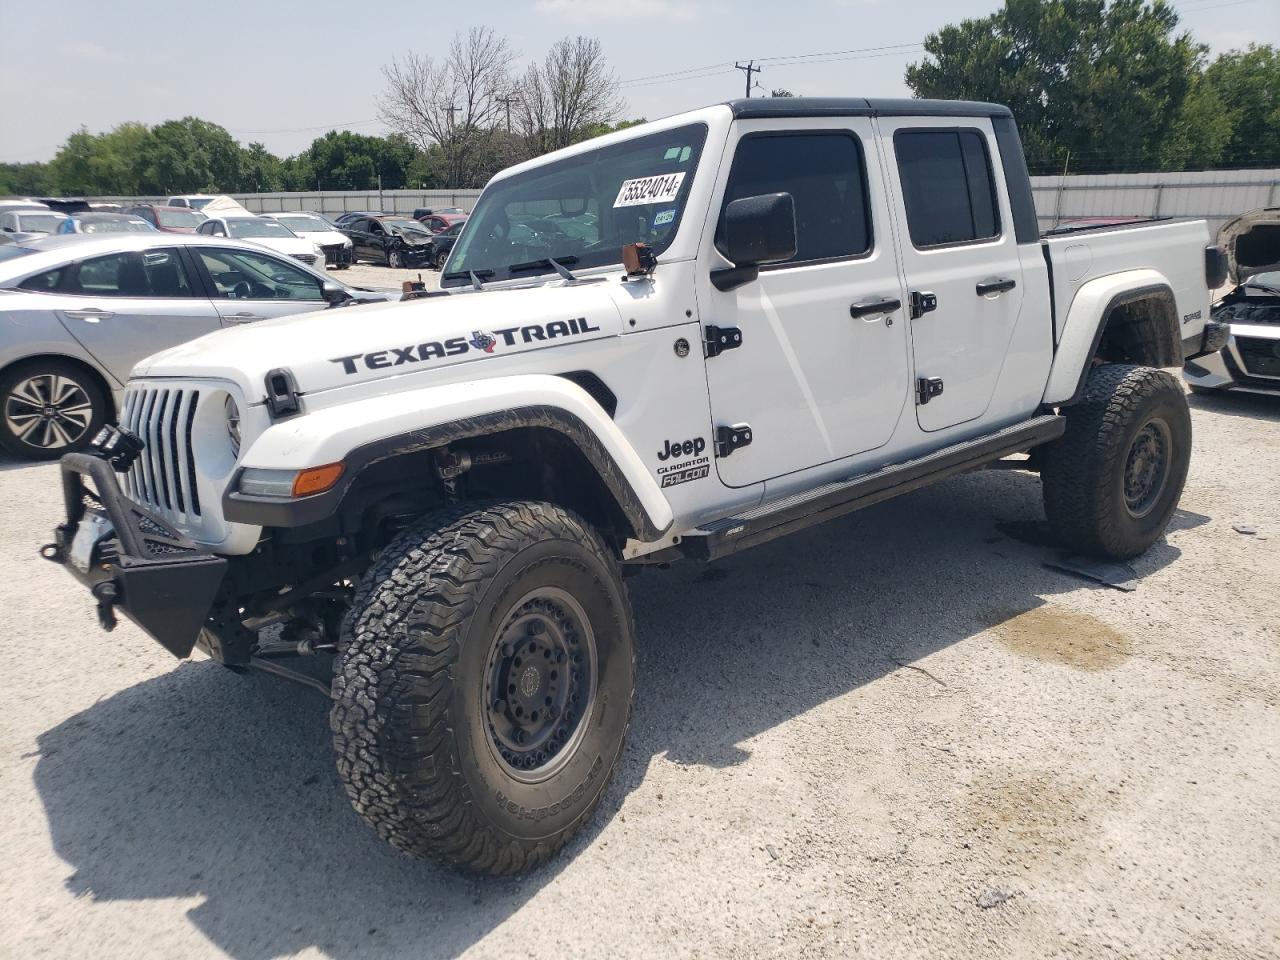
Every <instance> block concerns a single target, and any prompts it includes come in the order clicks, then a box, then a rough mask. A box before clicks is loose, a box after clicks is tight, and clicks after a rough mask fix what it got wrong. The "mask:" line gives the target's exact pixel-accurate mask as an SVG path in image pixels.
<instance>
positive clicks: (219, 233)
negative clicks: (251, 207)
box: [196, 216, 325, 270]
mask: <svg viewBox="0 0 1280 960" xmlns="http://www.w3.org/2000/svg"><path fill="white" fill-rule="evenodd" d="M196 233H202V234H204V235H205V236H209V237H230V238H232V239H233V240H249V241H251V242H253V243H257V244H260V245H261V246H264V247H266V248H267V249H269V250H274V251H276V252H277V253H283V254H284V255H285V256H286V257H293V259H295V260H300V261H302V262H303V263H305V264H306V265H307V266H309V267H315V268H316V269H317V270H323V269H324V263H325V257H324V251H323V250H321V249H320V245H319V244H318V243H315V242H314V241H312V240H308V239H306V238H305V237H300V236H298V235H297V234H296V233H294V232H293V231H292V230H290V229H289V228H288V227H286V226H285V225H284V224H283V223H277V222H276V221H275V220H269V219H268V218H266V217H217V216H214V217H210V218H209V219H208V220H206V221H205V222H204V223H202V224H200V226H199V227H197V228H196Z"/></svg>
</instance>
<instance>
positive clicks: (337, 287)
mask: <svg viewBox="0 0 1280 960" xmlns="http://www.w3.org/2000/svg"><path fill="white" fill-rule="evenodd" d="M320 292H321V293H322V294H323V295H324V298H325V299H326V300H328V301H329V306H331V307H336V306H337V305H338V304H340V303H346V302H347V301H348V300H350V299H351V294H349V293H347V290H346V288H345V287H344V286H342V284H340V283H335V282H334V281H333V280H326V281H325V282H324V283H323V284H322V285H321V286H320Z"/></svg>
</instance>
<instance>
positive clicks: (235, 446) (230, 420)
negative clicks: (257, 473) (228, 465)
mask: <svg viewBox="0 0 1280 960" xmlns="http://www.w3.org/2000/svg"><path fill="white" fill-rule="evenodd" d="M223 409H224V410H225V411H226V415H227V436H228V437H229V438H230V439H231V452H232V454H233V455H235V456H236V457H239V456H240V407H239V406H238V405H237V404H236V399H235V397H233V396H231V395H229V394H228V396H227V400H226V403H225V404H223Z"/></svg>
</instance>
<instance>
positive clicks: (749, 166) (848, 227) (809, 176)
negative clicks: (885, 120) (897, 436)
mask: <svg viewBox="0 0 1280 960" xmlns="http://www.w3.org/2000/svg"><path fill="white" fill-rule="evenodd" d="M726 149H727V150H728V151H729V154H728V157H727V158H726V159H727V160H728V159H729V158H730V157H731V162H726V163H725V164H723V165H722V170H721V173H720V176H721V178H722V181H723V183H722V185H718V188H717V195H719V196H722V197H723V199H722V200H721V201H720V203H719V204H718V207H717V211H718V216H717V220H716V223H719V222H720V219H722V216H723V210H724V206H725V205H726V204H727V203H729V202H731V201H733V200H737V199H740V198H742V197H750V196H758V195H760V194H767V193H779V192H781V193H789V194H791V196H792V198H793V200H794V202H795V215H796V239H797V249H796V255H795V257H794V258H793V259H792V260H790V261H788V262H786V263H782V264H777V265H774V266H769V267H764V268H762V269H761V271H760V275H759V277H758V278H757V279H756V280H754V281H752V282H750V283H747V284H744V285H743V286H740V287H738V288H736V289H733V290H729V291H725V292H721V291H718V290H716V289H715V287H714V286H712V285H711V284H710V283H709V282H708V280H707V278H706V277H703V278H701V280H700V290H699V301H700V303H701V304H702V305H703V311H702V317H703V322H704V323H706V324H709V325H714V326H717V327H730V328H736V329H737V330H739V331H741V334H742V343H741V346H739V347H737V348H736V349H732V350H726V351H724V352H722V353H721V354H720V355H719V356H714V357H708V358H707V361H706V364H707V379H708V384H709V386H710V391H711V405H712V414H713V418H714V421H715V423H716V424H717V425H730V424H737V423H746V424H749V425H750V427H751V434H752V437H751V443H750V445H749V446H744V447H740V448H738V449H737V450H735V451H734V452H733V453H732V455H730V456H727V457H721V458H719V459H718V460H717V461H716V469H717V470H718V471H719V474H720V478H721V480H722V481H723V482H724V483H726V484H727V485H729V486H733V487H740V486H747V485H749V484H752V483H756V482H759V481H761V480H767V479H769V478H772V477H779V476H783V475H785V474H788V473H794V472H795V471H798V470H804V469H805V468H808V467H813V466H817V465H819V464H824V463H830V462H833V461H838V460H841V459H843V458H846V457H850V456H853V455H854V454H858V453H862V452H864V451H869V450H874V449H875V448H877V447H880V446H882V445H884V444H885V443H886V442H887V441H888V439H889V438H890V436H892V434H893V431H894V427H895V425H896V424H897V422H898V420H899V418H900V417H901V414H902V410H903V407H904V406H905V403H906V398H907V394H908V389H907V388H908V357H907V340H906V330H907V324H906V322H905V319H904V317H905V315H904V313H903V310H902V308H901V304H902V301H903V297H904V291H903V288H902V282H901V278H900V275H899V272H898V265H897V260H896V257H895V254H894V245H893V237H892V233H891V230H890V226H889V216H888V209H887V205H886V203H885V200H884V197H885V192H886V191H885V186H884V182H883V175H882V172H881V167H880V162H879V160H878V153H877V150H876V143H875V136H874V132H873V130H872V127H871V122H870V120H869V119H866V118H856V117H851V118H831V119H826V118H822V119H813V120H807V119H792V120H788V121H787V122H786V123H785V124H782V123H781V122H780V121H774V120H758V121H744V122H740V123H739V124H736V125H735V128H734V134H733V136H732V137H731V141H730V143H729V145H728V147H727V148H726ZM726 170H727V173H726ZM715 232H718V231H717V228H716V225H715V224H709V225H708V229H707V234H708V236H709V239H708V241H707V242H708V244H709V245H710V244H711V243H713V242H714V240H712V239H710V235H711V234H712V233H715ZM706 253H707V256H706V257H705V259H704V260H703V262H715V261H720V263H721V264H722V265H726V266H727V265H728V263H727V261H725V260H724V259H723V257H721V256H720V255H719V253H718V252H717V251H716V250H714V249H708V250H707V251H706Z"/></svg>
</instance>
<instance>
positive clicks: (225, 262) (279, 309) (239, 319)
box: [191, 244, 329, 326]
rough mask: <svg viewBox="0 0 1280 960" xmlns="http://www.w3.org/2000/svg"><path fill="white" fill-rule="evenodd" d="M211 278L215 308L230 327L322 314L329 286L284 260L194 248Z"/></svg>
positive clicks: (229, 251)
mask: <svg viewBox="0 0 1280 960" xmlns="http://www.w3.org/2000/svg"><path fill="white" fill-rule="evenodd" d="M191 252H192V254H194V255H195V258H196V259H197V261H198V262H199V263H200V265H201V266H203V267H204V269H205V270H207V271H208V273H209V279H210V280H211V281H212V283H213V289H214V291H215V294H214V301H213V302H214V303H215V304H216V305H217V308H218V313H220V314H221V315H222V322H223V323H224V324H226V325H228V326H230V325H233V324H240V323H253V322H254V321H256V320H270V319H271V318H272V317H285V316H289V315H290V314H294V313H305V312H306V311H308V310H323V309H325V308H326V307H327V306H328V305H329V304H328V302H327V301H326V300H325V298H324V284H323V281H322V280H320V278H319V277H315V276H312V275H311V274H310V273H308V272H307V271H306V270H303V269H302V268H301V267H298V266H295V265H294V264H292V263H290V262H289V261H288V260H286V259H284V258H283V257H277V256H274V255H273V254H270V253H266V252H262V253H259V252H257V251H249V250H238V249H233V248H230V247H206V246H204V245H203V244H202V245H200V246H198V247H192V248H191Z"/></svg>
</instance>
